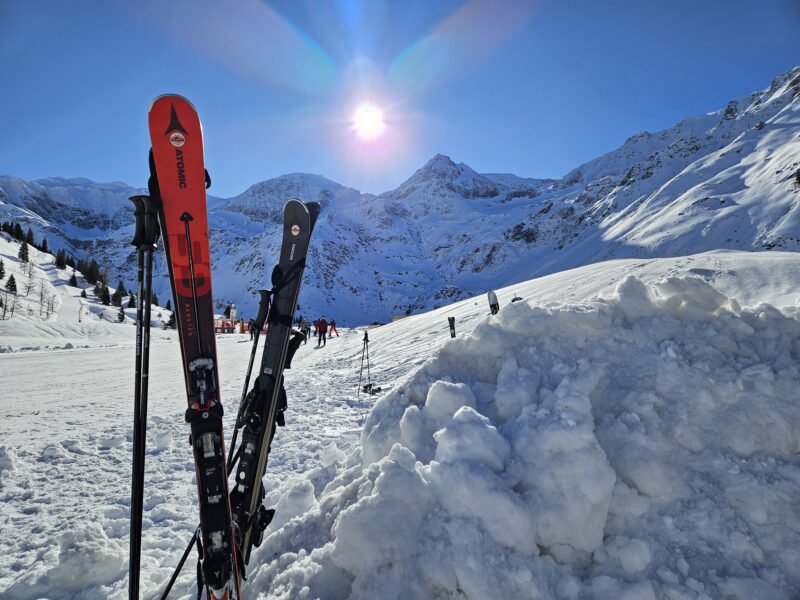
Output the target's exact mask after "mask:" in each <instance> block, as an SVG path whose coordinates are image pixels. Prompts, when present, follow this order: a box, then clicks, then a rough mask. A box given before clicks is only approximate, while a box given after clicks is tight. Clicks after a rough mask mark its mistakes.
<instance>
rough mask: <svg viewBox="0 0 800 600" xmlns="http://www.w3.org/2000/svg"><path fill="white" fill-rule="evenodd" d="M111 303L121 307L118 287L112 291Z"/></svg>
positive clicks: (120, 295) (120, 294)
mask: <svg viewBox="0 0 800 600" xmlns="http://www.w3.org/2000/svg"><path fill="white" fill-rule="evenodd" d="M120 283H122V282H120ZM111 304H113V305H114V306H119V307H122V293H121V292H120V291H119V288H117V289H116V290H114V293H113V294H112V296H111Z"/></svg>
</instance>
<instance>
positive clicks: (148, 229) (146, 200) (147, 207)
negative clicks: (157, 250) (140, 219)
mask: <svg viewBox="0 0 800 600" xmlns="http://www.w3.org/2000/svg"><path fill="white" fill-rule="evenodd" d="M142 200H143V204H144V239H143V240H142V243H143V244H144V245H145V246H146V247H148V248H152V247H153V246H155V245H156V242H157V241H158V236H159V234H160V233H161V229H160V227H159V226H158V209H159V208H160V207H161V201H160V200H159V199H158V198H153V197H152V196H142Z"/></svg>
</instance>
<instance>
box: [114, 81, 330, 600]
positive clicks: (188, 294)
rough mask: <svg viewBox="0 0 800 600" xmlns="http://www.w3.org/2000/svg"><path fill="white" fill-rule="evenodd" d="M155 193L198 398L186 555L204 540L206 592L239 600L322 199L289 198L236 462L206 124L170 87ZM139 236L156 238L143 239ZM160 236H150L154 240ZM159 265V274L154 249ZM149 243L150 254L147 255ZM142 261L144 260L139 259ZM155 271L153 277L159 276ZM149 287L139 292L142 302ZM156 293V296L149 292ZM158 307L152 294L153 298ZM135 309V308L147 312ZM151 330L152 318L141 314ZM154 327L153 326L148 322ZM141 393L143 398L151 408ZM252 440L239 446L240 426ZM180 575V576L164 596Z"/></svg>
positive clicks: (201, 566)
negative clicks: (224, 382) (221, 357)
mask: <svg viewBox="0 0 800 600" xmlns="http://www.w3.org/2000/svg"><path fill="white" fill-rule="evenodd" d="M149 124H150V137H151V141H152V151H151V154H150V167H151V178H150V185H149V188H150V197H149V198H147V199H146V200H145V199H142V204H143V206H147V207H150V210H151V212H152V211H153V210H154V209H155V210H156V211H157V212H158V217H159V222H160V227H161V230H162V232H163V241H164V249H165V251H166V257H167V265H168V268H169V275H170V281H171V284H172V293H173V300H174V312H175V317H176V319H175V322H176V326H177V328H178V333H179V338H180V345H181V356H182V359H183V367H184V380H185V384H186V392H187V397H188V408H187V410H186V421H187V422H188V423H189V425H190V429H191V436H190V441H191V445H192V451H193V454H194V462H195V476H196V482H197V492H198V499H199V505H200V525H199V527H198V529H197V531H196V532H195V536H194V537H193V538H192V541H191V542H190V545H189V547H188V548H187V552H185V553H184V555H183V557H182V559H181V562H180V564H179V567H178V569H180V567H181V566H182V565H183V563H184V561H185V560H186V558H187V557H188V554H189V552H190V550H191V546H192V545H193V544H195V543H196V545H197V548H198V553H199V561H198V597H200V596H201V595H202V591H203V590H205V592H206V598H208V599H209V600H211V599H213V600H239V599H241V593H240V580H241V579H243V578H244V565H245V564H246V563H247V562H248V560H249V556H250V552H251V549H252V546H253V545H258V544H260V541H261V536H262V535H263V530H264V528H265V527H266V526H267V525H268V524H269V519H270V518H271V512H270V511H266V510H265V509H264V508H263V507H262V506H261V500H262V498H263V495H264V492H263V487H262V484H261V479H262V477H263V475H264V472H265V469H266V461H267V455H268V453H269V445H270V442H271V440H272V437H273V435H274V429H275V423H276V421H278V422H281V423H282V419H283V416H282V413H283V408H285V405H286V400H285V391H283V369H284V367H285V366H287V364H288V363H290V361H291V355H292V354H293V349H295V350H296V348H297V343H292V344H290V339H289V338H290V334H291V319H292V318H293V315H294V311H295V308H296V305H297V297H298V294H299V291H300V282H301V279H302V274H303V269H304V267H305V258H306V254H307V250H308V244H309V241H310V237H311V231H312V229H313V226H314V223H315V221H316V217H317V215H318V213H319V205H318V204H316V203H309V204H304V203H303V202H300V201H299V200H289V201H288V202H287V203H286V206H285V208H284V232H283V242H282V246H281V255H280V261H279V264H278V266H277V267H276V268H275V270H274V272H273V276H272V289H271V290H269V291H262V293H261V300H262V301H261V305H260V310H259V316H258V319H257V331H258V332H260V330H261V329H262V327H263V325H264V322H266V323H267V324H268V325H269V329H268V332H267V340H266V343H265V348H264V354H263V358H262V361H261V365H260V370H259V375H258V377H257V378H256V381H255V386H254V388H253V390H252V391H251V392H249V393H248V392H247V386H248V382H249V378H250V369H251V368H252V365H253V360H254V357H255V354H256V350H257V344H258V335H256V336H255V342H254V345H253V351H252V354H251V359H250V365H249V366H248V374H247V378H246V383H245V391H244V393H243V402H242V404H241V405H240V409H239V415H238V417H237V427H236V430H235V432H234V437H233V440H234V443H233V444H232V445H231V449H230V450H231V452H230V455H229V457H228V459H227V460H226V457H225V443H224V435H223V427H222V417H223V407H222V401H221V398H220V388H219V375H218V370H217V352H216V340H215V338H214V326H213V318H214V314H213V302H212V296H211V263H210V252H209V243H208V220H207V213H206V192H205V190H206V188H207V187H208V186H209V185H210V178H209V176H208V173H207V171H206V170H205V167H204V163H203V139H202V126H201V124H200V120H199V118H198V115H197V112H196V111H195V109H194V107H193V106H192V105H191V104H190V103H189V102H188V101H187V100H186V99H185V98H182V97H180V96H176V95H167V96H160V97H159V98H157V99H156V100H155V101H154V102H153V105H152V106H151V108H150V113H149ZM134 241H135V242H138V243H139V246H137V247H141V246H142V245H144V246H147V244H146V243H143V242H141V241H140V240H137V239H135V240H134ZM148 241H150V240H149V239H148V240H145V242H148ZM154 242H155V240H152V243H150V245H149V255H148V256H149V259H148V260H149V264H150V270H149V272H150V273H152V247H153V244H154ZM147 252H148V251H147V248H145V249H144V250H140V256H144V254H147ZM140 264H141V259H140ZM150 277H151V275H150V276H148V277H147V279H148V281H149V278H150ZM141 297H142V292H141V290H140V302H141ZM148 297H149V296H148ZM147 308H148V309H149V304H147ZM138 316H139V315H138V311H137V317H138ZM138 323H142V324H143V326H144V327H146V329H149V323H147V322H143V321H142V319H137V324H138ZM146 329H145V331H146ZM139 339H140V338H139V336H138V333H137V386H136V388H135V393H136V401H135V404H136V406H135V416H134V466H133V484H132V500H131V541H130V543H131V562H130V565H131V572H130V580H129V581H130V583H129V598H130V600H134V599H138V577H139V554H140V544H141V541H140V540H141V512H142V492H143V489H142V487H143V474H144V429H145V422H146V397H147V395H146V387H147V386H146V379H145V377H146V375H142V369H143V368H144V369H145V370H146V366H144V367H142V365H143V364H144V363H146V359H144V358H143V357H142V359H140V358H139V356H140V354H141V353H140V351H139ZM141 397H144V399H145V401H144V410H142V408H141V405H142V402H141ZM240 427H241V428H242V444H241V446H240V448H239V451H238V452H234V446H235V439H236V435H237V433H238V429H239V428H240ZM237 462H238V470H237V475H236V480H235V483H234V489H233V491H232V492H230V491H229V488H228V473H229V471H230V470H231V469H232V468H233V467H234V466H235V465H236V463H237ZM176 577H177V571H176V573H175V574H174V575H173V577H172V579H171V580H170V582H169V584H168V586H167V589H166V591H165V592H164V594H163V595H162V598H166V596H167V595H168V593H169V590H170V589H171V587H172V584H173V583H174V581H175V579H176Z"/></svg>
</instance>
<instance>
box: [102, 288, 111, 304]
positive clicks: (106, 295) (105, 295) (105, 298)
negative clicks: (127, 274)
mask: <svg viewBox="0 0 800 600" xmlns="http://www.w3.org/2000/svg"><path fill="white" fill-rule="evenodd" d="M100 301H101V302H102V303H103V306H108V305H110V304H111V292H109V291H108V286H107V285H105V284H103V291H102V293H101V295H100Z"/></svg>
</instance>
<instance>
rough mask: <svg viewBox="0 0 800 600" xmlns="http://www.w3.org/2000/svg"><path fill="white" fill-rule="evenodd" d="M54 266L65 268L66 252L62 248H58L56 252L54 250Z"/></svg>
mask: <svg viewBox="0 0 800 600" xmlns="http://www.w3.org/2000/svg"><path fill="white" fill-rule="evenodd" d="M45 241H47V240H45ZM56 268H57V269H66V268H67V253H66V252H64V251H63V250H59V251H58V252H56Z"/></svg>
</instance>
